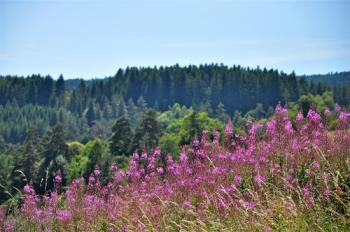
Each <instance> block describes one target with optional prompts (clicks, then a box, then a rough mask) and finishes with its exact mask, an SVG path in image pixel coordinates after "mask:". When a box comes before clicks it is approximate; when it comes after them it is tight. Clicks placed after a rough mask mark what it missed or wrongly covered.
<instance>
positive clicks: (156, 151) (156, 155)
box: [154, 147, 161, 158]
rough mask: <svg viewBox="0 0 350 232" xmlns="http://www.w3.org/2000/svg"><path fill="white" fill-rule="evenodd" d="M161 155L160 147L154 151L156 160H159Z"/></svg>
mask: <svg viewBox="0 0 350 232" xmlns="http://www.w3.org/2000/svg"><path fill="white" fill-rule="evenodd" d="M160 155H161V152H160V148H159V147H158V148H157V149H156V150H155V151H154V156H155V157H156V158H159V157H160Z"/></svg>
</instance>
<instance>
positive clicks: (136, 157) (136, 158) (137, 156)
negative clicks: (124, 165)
mask: <svg viewBox="0 0 350 232" xmlns="http://www.w3.org/2000/svg"><path fill="white" fill-rule="evenodd" d="M132 158H133V159H134V160H138V159H139V153H138V152H137V150H136V151H135V152H134V153H133V154H132Z"/></svg>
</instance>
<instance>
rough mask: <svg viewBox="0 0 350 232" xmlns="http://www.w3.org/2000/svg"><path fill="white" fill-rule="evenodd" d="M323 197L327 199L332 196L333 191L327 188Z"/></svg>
mask: <svg viewBox="0 0 350 232" xmlns="http://www.w3.org/2000/svg"><path fill="white" fill-rule="evenodd" d="M323 195H325V196H326V197H328V196H330V195H332V191H331V190H330V189H329V188H328V187H327V188H326V189H325V190H324V191H323Z"/></svg>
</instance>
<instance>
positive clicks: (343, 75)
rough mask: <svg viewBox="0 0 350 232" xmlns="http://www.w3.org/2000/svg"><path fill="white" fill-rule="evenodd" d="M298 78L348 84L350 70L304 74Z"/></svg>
mask: <svg viewBox="0 0 350 232" xmlns="http://www.w3.org/2000/svg"><path fill="white" fill-rule="evenodd" d="M299 78H305V79H306V80H307V81H310V82H311V81H312V82H325V83H327V84H330V85H335V86H340V85H350V72H335V73H328V74H316V75H308V76H306V75H304V76H300V77H299Z"/></svg>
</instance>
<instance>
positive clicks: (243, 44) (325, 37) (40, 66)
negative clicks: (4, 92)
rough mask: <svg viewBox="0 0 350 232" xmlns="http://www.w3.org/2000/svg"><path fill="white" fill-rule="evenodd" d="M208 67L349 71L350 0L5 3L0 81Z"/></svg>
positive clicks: (0, 22)
mask: <svg viewBox="0 0 350 232" xmlns="http://www.w3.org/2000/svg"><path fill="white" fill-rule="evenodd" d="M175 63H179V64H180V65H187V64H201V63H224V64H226V65H230V66H231V65H233V64H240V65H243V66H250V67H256V66H257V65H259V66H260V67H267V68H277V69H279V70H283V71H285V72H291V71H292V70H295V72H296V73H297V74H312V73H327V72H335V71H345V70H350V0H346V1H340V0H329V1H321V0H318V1H317V0H304V1H302V0H269V1H268V0H255V1H253V0H240V1H239V0H236V1H234V0H232V1H229V0H124V1H123V0H121V1H118V0H115V1H106V0H99V1H97V0H96V1H83V0H76V1H73V0H71V1H58V0H57V1H35V0H32V1H7V0H0V74H2V75H5V74H18V75H27V74H32V73H40V74H50V75H52V76H53V77H57V76H58V75H59V74H60V73H62V74H63V75H64V77H65V78H75V77H83V78H92V77H104V76H108V75H113V74H115V73H116V71H117V69H118V68H125V67H126V66H154V65H157V66H160V65H173V64H175Z"/></svg>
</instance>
